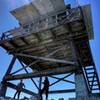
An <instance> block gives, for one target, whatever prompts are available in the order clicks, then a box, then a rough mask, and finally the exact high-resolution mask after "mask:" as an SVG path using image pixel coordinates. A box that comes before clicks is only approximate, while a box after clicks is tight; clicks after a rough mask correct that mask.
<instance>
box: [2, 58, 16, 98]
mask: <svg viewBox="0 0 100 100" xmlns="http://www.w3.org/2000/svg"><path fill="white" fill-rule="evenodd" d="M15 61H16V57H15V56H14V57H13V58H12V61H11V63H10V65H9V67H8V69H7V72H6V74H5V76H4V78H5V77H6V76H7V75H9V74H10V72H11V70H12V68H13V65H14V63H15ZM4 78H3V80H2V82H1V86H0V96H3V97H5V95H6V91H7V86H6V85H5V84H4V83H5V82H6V81H5V80H4Z"/></svg>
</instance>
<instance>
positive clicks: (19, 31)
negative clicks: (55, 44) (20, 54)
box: [0, 7, 81, 40]
mask: <svg viewBox="0 0 100 100" xmlns="http://www.w3.org/2000/svg"><path fill="white" fill-rule="evenodd" d="M80 18H81V12H80V8H78V7H77V8H73V9H71V8H69V9H64V10H62V11H60V12H56V13H53V14H51V15H49V16H41V17H39V18H37V19H34V21H32V22H30V23H28V24H26V25H24V26H21V27H20V28H16V29H13V30H14V31H13V30H11V31H7V32H5V33H3V34H2V36H1V38H0V39H1V40H3V39H12V38H16V37H23V36H26V35H28V34H31V33H37V32H40V31H42V30H47V29H50V28H53V27H57V26H58V25H63V24H65V23H69V22H72V21H75V20H78V19H80Z"/></svg>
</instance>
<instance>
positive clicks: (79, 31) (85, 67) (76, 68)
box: [0, 0, 100, 100]
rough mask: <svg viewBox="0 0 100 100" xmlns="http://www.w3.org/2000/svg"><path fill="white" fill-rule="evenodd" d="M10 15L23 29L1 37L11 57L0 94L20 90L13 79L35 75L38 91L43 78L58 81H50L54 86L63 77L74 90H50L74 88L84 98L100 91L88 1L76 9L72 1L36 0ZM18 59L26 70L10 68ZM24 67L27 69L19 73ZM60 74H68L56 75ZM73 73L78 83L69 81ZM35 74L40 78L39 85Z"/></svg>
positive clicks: (0, 42)
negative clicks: (94, 59) (10, 89)
mask: <svg viewBox="0 0 100 100" xmlns="http://www.w3.org/2000/svg"><path fill="white" fill-rule="evenodd" d="M11 14H12V15H13V16H14V17H15V18H16V19H17V20H18V21H19V24H20V27H19V28H15V29H12V30H10V31H7V32H5V33H3V34H2V37H1V38H0V46H1V47H2V48H4V49H5V50H6V51H7V52H8V53H9V54H10V55H13V58H12V61H11V63H10V65H9V67H8V70H7V72H6V74H5V76H4V78H3V79H2V87H1V90H0V91H2V93H0V95H1V96H5V94H6V90H7V87H10V88H13V89H17V88H18V87H17V85H15V84H14V83H12V82H10V81H13V80H20V79H23V80H24V79H31V80H32V82H33V83H34V85H35V87H36V88H37V90H39V89H41V86H42V77H45V76H47V77H48V78H54V79H57V81H55V82H54V83H51V82H50V86H53V85H55V84H56V83H58V82H60V81H65V82H66V84H67V83H70V84H75V89H67V88H65V90H52V91H51V90H50V91H49V93H50V94H53V93H69V92H76V98H80V97H82V96H85V97H86V98H88V99H89V98H92V97H91V96H92V95H94V94H100V83H99V78H98V74H97V71H96V67H95V63H94V61H93V57H92V53H91V49H90V45H89V40H91V39H93V26H92V17H91V8H90V5H84V6H77V7H74V8H73V7H71V4H67V5H65V3H64V0H34V1H32V2H31V3H29V4H26V5H24V6H22V7H20V8H17V9H15V10H13V11H11ZM16 60H18V61H19V62H20V64H21V65H22V68H19V69H18V70H16V71H14V72H12V68H13V67H14V63H15V62H16ZM27 68H31V69H32V72H31V73H30V72H28V69H27ZM22 70H25V72H26V73H20V74H19V73H18V72H20V71H22ZM61 74H64V75H65V76H64V77H63V78H61V77H57V76H55V75H61ZM72 74H74V76H75V82H73V81H71V80H67V77H69V76H71V75H72ZM34 78H40V81H39V84H37V83H36V82H35V81H34ZM65 78H66V79H65ZM22 92H24V93H27V94H30V95H38V93H35V92H33V91H31V90H27V89H22ZM89 95H90V97H89ZM88 99H86V100H88ZM80 100H81V99H80ZM89 100H92V99H89ZM93 100H94V99H93ZM98 100H99V99H98Z"/></svg>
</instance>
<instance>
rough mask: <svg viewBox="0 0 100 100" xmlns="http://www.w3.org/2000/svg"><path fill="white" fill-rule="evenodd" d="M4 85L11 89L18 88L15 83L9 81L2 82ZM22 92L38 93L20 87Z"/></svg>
mask: <svg viewBox="0 0 100 100" xmlns="http://www.w3.org/2000/svg"><path fill="white" fill-rule="evenodd" d="M4 84H5V85H6V86H8V87H10V88H12V89H15V90H16V89H17V88H18V86H17V85H15V84H12V83H10V82H5V83H4ZM22 92H24V93H26V94H29V95H33V96H34V95H38V94H36V93H34V92H32V91H30V90H27V89H24V88H23V89H22Z"/></svg>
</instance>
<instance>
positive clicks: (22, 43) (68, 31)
mask: <svg viewBox="0 0 100 100" xmlns="http://www.w3.org/2000/svg"><path fill="white" fill-rule="evenodd" d="M86 7H87V9H88V6H84V7H82V9H83V12H84V13H83V14H88V13H87V12H86V11H85V10H86ZM84 8H85V9H84ZM78 9H79V8H78ZM88 10H90V9H88ZM78 14H80V15H78ZM87 16H88V15H87ZM89 17H91V16H89ZM62 18H63V19H62V20H61V23H60V20H59V19H56V22H57V25H55V27H54V26H53V27H50V28H47V29H41V30H40V31H38V32H34V31H29V33H28V34H21V35H16V34H17V32H16V34H14V33H13V34H11V36H10V37H9V36H8V37H5V38H4V39H2V40H1V41H0V46H2V47H3V48H4V49H5V50H6V51H7V52H8V53H9V54H13V55H15V54H27V55H31V56H35V57H37V58H38V57H44V58H50V59H53V60H60V61H69V62H72V63H74V64H67V63H61V62H59V63H58V62H56V61H55V62H52V61H53V60H52V61H50V60H47V61H45V60H43V59H42V60H41V59H35V58H34V57H33V58H32V57H27V56H26V57H25V56H18V59H20V60H21V61H23V62H24V63H25V64H26V65H29V64H31V63H32V62H33V61H37V62H36V63H35V64H34V65H31V66H30V67H31V68H32V69H33V70H34V69H35V70H46V69H51V70H52V69H54V68H62V67H66V72H67V71H68V72H69V71H72V70H76V69H79V63H78V60H79V59H81V61H82V65H83V66H90V65H92V64H93V59H92V55H91V51H90V47H89V38H93V37H92V35H91V37H89V35H88V34H89V33H88V31H90V32H92V29H91V27H92V26H91V25H90V22H91V20H90V21H89V20H88V21H87V24H88V26H89V27H87V26H86V25H87V24H86V23H85V22H86V20H87V19H86V18H85V21H84V19H83V16H82V14H81V11H79V13H76V14H75V15H72V16H71V17H69V19H70V21H69V20H66V18H65V17H62ZM73 18H74V19H73ZM90 19H91V18H90ZM62 22H63V23H62ZM87 28H89V29H88V30H87ZM16 30H17V31H18V30H20V28H18V29H15V30H13V31H16ZM9 32H10V31H9ZM22 32H23V31H22ZM11 33H12V30H11ZM20 33H21V31H20ZM90 34H93V33H90ZM72 41H73V42H72ZM73 43H74V44H73ZM74 46H75V49H74V50H75V51H73V47H74ZM83 46H84V47H83ZM75 55H76V56H75ZM84 55H85V56H84Z"/></svg>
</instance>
